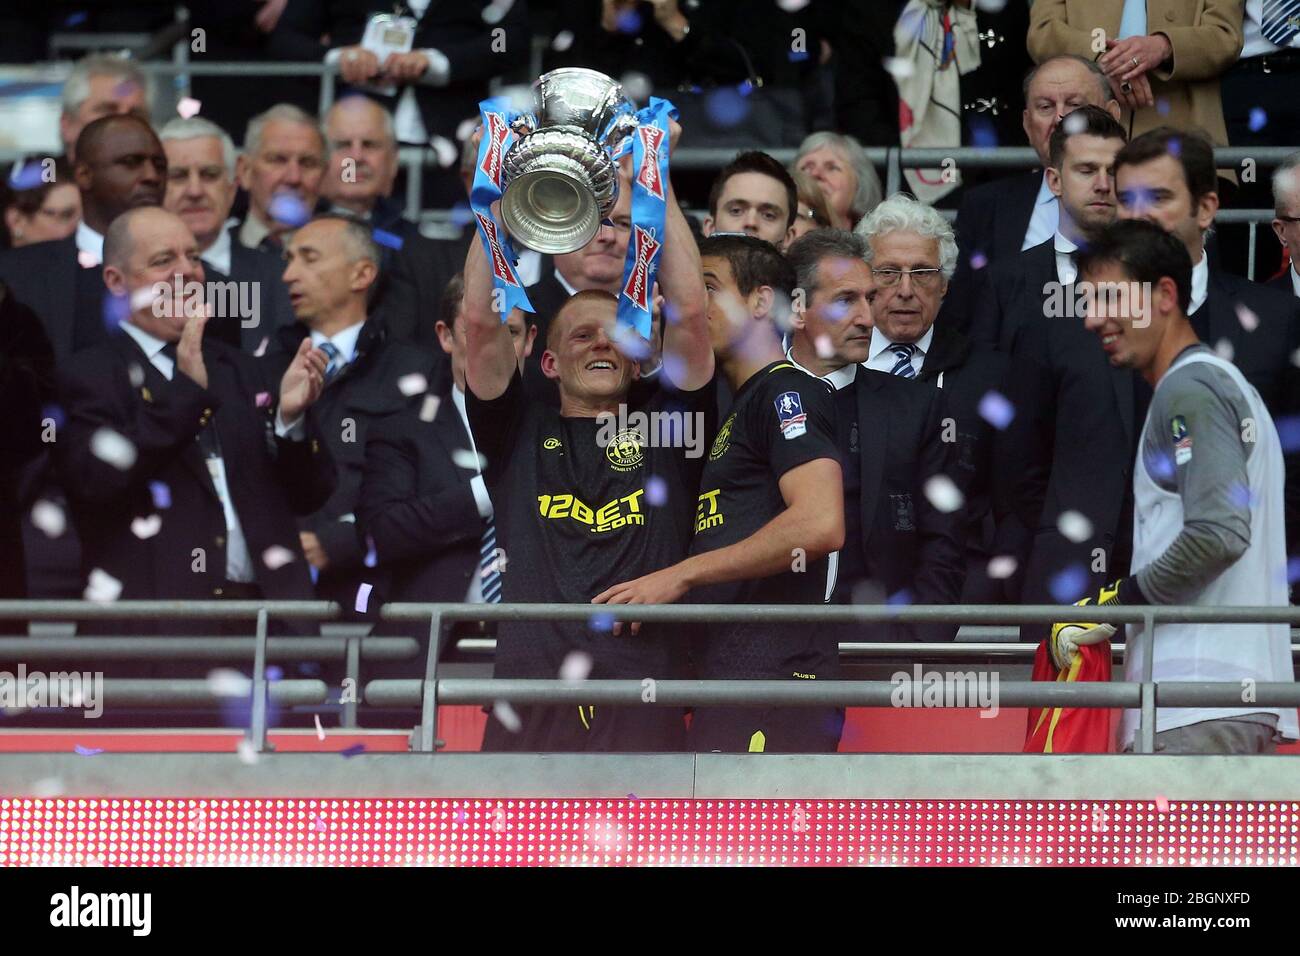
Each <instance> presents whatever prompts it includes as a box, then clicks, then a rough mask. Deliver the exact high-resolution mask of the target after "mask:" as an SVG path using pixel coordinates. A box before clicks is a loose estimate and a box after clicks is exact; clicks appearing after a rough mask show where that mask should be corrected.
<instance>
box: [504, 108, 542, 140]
mask: <svg viewBox="0 0 1300 956" xmlns="http://www.w3.org/2000/svg"><path fill="white" fill-rule="evenodd" d="M536 128H537V120H536V119H535V118H534V117H532V116H531V115H529V114H527V113H525V114H521V115H520V116H516V117H515V118H514V119H513V120H511V121H510V130H511V132H513V133H514V134H515V135H516V136H520V137H523V136H527V135H528V134H529V133H531V132H533V130H535V129H536Z"/></svg>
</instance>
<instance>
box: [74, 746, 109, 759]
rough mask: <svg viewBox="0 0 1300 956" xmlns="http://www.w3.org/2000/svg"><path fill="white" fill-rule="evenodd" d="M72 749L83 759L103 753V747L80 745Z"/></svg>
mask: <svg viewBox="0 0 1300 956" xmlns="http://www.w3.org/2000/svg"><path fill="white" fill-rule="evenodd" d="M72 749H73V750H75V751H76V752H77V753H78V754H80V755H81V756H83V757H93V756H95V754H102V753H103V752H104V748H103V747H83V746H82V745H81V744H77V745H76V746H75V747H73V748H72Z"/></svg>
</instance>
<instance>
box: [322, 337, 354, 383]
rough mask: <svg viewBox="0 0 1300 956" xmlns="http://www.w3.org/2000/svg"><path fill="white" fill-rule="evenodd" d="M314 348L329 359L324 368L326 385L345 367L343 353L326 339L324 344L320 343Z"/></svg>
mask: <svg viewBox="0 0 1300 956" xmlns="http://www.w3.org/2000/svg"><path fill="white" fill-rule="evenodd" d="M316 347H317V348H318V349H320V350H321V351H322V352H324V353H325V354H326V356H328V357H329V360H330V361H329V364H328V365H326V366H325V381H326V382H327V383H328V382H329V381H331V380H332V379H333V378H334V376H335V375H337V374H338V373H339V372H341V371H342V370H343V366H345V365H347V364H348V363H347V362H345V361H343V360H342V359H343V353H342V352H340V351H339V347H338V346H337V345H335V344H334V343H333V342H331V341H330V340H329V339H326V340H325V341H324V342H322V343H321V344H320V345H318V346H316Z"/></svg>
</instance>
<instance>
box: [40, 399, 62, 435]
mask: <svg viewBox="0 0 1300 956" xmlns="http://www.w3.org/2000/svg"><path fill="white" fill-rule="evenodd" d="M41 418H42V419H45V418H48V419H49V420H50V421H52V422H54V427H55V428H56V429H57V428H62V427H63V424H64V422H66V421H67V420H68V416H67V415H66V414H64V412H63V406H62V405H55V404H54V403H53V402H51V403H50V404H48V405H42V406H41Z"/></svg>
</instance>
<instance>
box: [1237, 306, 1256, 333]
mask: <svg viewBox="0 0 1300 956" xmlns="http://www.w3.org/2000/svg"><path fill="white" fill-rule="evenodd" d="M1237 321H1238V322H1240V323H1241V327H1242V328H1243V329H1245V330H1246V331H1247V332H1254V331H1255V330H1256V329H1257V328H1259V316H1258V315H1256V314H1255V313H1254V312H1252V311H1250V309H1248V308H1246V306H1245V305H1244V304H1242V303H1241V302H1238V303H1237Z"/></svg>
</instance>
